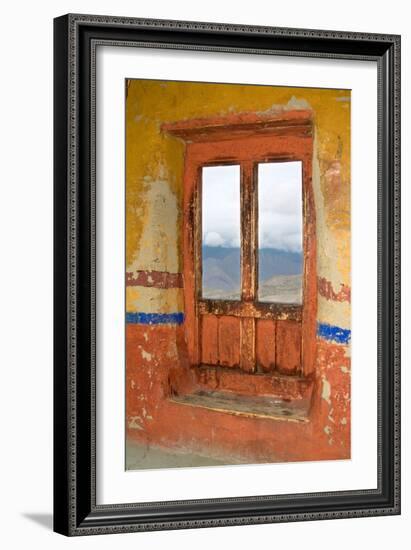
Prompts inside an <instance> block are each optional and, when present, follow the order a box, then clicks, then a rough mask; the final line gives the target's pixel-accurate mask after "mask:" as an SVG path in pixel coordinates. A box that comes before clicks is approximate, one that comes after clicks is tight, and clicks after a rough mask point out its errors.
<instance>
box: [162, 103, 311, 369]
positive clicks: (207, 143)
mask: <svg viewBox="0 0 411 550" xmlns="http://www.w3.org/2000/svg"><path fill="white" fill-rule="evenodd" d="M163 130H164V131H166V132H167V133H169V134H172V135H174V136H176V137H179V138H181V139H183V140H184V141H185V143H186V152H185V169H184V203H183V248H184V268H183V271H184V301H185V316H186V320H185V326H186V338H187V346H188V355H189V360H190V364H191V365H192V366H198V365H199V364H200V363H201V359H200V358H201V350H200V347H201V339H200V337H199V318H200V315H204V314H208V315H229V316H236V317H240V318H241V327H242V334H243V336H242V338H244V339H245V340H244V341H245V345H244V346H243V345H242V348H243V347H244V350H245V351H242V353H245V354H247V346H255V345H256V343H255V340H256V338H255V334H254V333H250V334H249V335H248V336H247V334H248V332H249V331H252V330H253V329H252V328H251V325H252V326H255V323H253V324H251V323H249V322H248V321H247V319H250V318H251V317H252V318H259V319H274V320H276V321H280V322H281V327H283V328H284V326H287V322H289V323H291V322H298V323H301V358H300V361H299V365H298V368H297V371H296V372H293V374H300V375H304V376H307V375H309V374H310V373H312V372H313V370H314V362H315V341H316V313H317V277H316V222H315V202H314V192H313V186H312V159H313V121H312V113H311V111H307V110H295V111H284V112H281V113H276V114H273V115H257V114H252V113H247V114H242V115H230V116H227V117H218V118H213V119H195V120H188V121H182V122H175V123H170V124H164V125H163ZM284 161H301V162H302V174H303V177H302V179H303V182H302V184H303V250H304V263H303V265H304V267H303V299H302V305H287V304H276V303H261V302H258V299H257V257H256V255H257V254H258V252H257V251H258V246H257V223H258V222H257V215H256V211H257V193H256V188H257V186H256V181H257V174H256V171H257V165H258V164H259V163H263V162H284ZM223 164H230V165H233V164H236V165H240V170H241V180H242V181H241V213H242V214H241V232H242V239H241V240H242V243H243V242H245V243H246V245H245V246H242V253H241V280H242V296H241V301H228V300H227V301H225V300H209V299H203V298H202V297H201V296H202V284H201V173H202V168H203V167H204V166H217V165H223ZM247 339H248V343H247ZM254 356H255V354H254ZM243 367H244V368H243V370H246V371H249V372H253V365H252V364H249V365H247V358H246V357H245V358H243Z"/></svg>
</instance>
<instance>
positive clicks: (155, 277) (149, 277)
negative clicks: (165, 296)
mask: <svg viewBox="0 0 411 550" xmlns="http://www.w3.org/2000/svg"><path fill="white" fill-rule="evenodd" d="M126 286H145V287H153V288H183V276H182V274H181V273H168V272H167V271H135V272H134V273H126Z"/></svg>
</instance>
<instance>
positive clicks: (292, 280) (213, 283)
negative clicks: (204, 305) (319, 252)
mask: <svg viewBox="0 0 411 550" xmlns="http://www.w3.org/2000/svg"><path fill="white" fill-rule="evenodd" d="M202 254H203V296H204V297H205V298H225V299H238V298H239V292H240V291H239V287H240V249H239V248H225V247H211V246H204V247H203V249H202ZM302 261H303V260H302V254H301V253H298V252H289V251H286V250H278V249H274V248H263V249H260V250H259V254H258V262H259V289H260V290H259V299H260V300H261V299H263V298H265V299H266V300H267V301H270V302H274V301H284V302H288V303H291V302H299V301H300V300H301V273H302Z"/></svg>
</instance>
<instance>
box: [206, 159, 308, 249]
mask: <svg viewBox="0 0 411 550" xmlns="http://www.w3.org/2000/svg"><path fill="white" fill-rule="evenodd" d="M301 170H302V168H301V162H278V163H264V164H259V165H258V219H259V228H258V233H259V236H258V240H259V248H276V249H279V250H287V251H290V252H301V250H302V171H301ZM239 182H240V167H239V166H212V167H211V166H210V167H204V168H203V190H202V197H203V209H202V218H203V245H207V246H221V247H239V246H240V184H239Z"/></svg>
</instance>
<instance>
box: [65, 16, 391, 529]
mask: <svg viewBox="0 0 411 550" xmlns="http://www.w3.org/2000/svg"><path fill="white" fill-rule="evenodd" d="M54 29H55V40H54V44H55V93H54V97H55V103H54V105H55V152H54V156H55V178H54V179H55V371H54V376H55V378H54V379H55V401H54V404H55V405H54V416H55V418H54V420H55V432H54V440H55V458H54V487H55V494H54V502H55V510H54V518H55V523H54V528H55V530H56V531H57V532H59V533H62V534H65V535H70V536H71V535H82V534H84V535H86V534H99V533H101V534H103V533H119V532H130V531H141V530H159V529H179V528H191V527H209V526H224V525H237V524H253V523H267V522H280V521H282V522H284V521H298V520H311V519H325V518H327V519H328V518H346V517H358V516H374V515H375V516H376V515H389V514H398V513H399V512H400V419H399V413H400V401H399V395H400V341H399V335H400V317H399V315H400V306H399V304H400V280H399V278H400V268H399V259H400V258H399V217H400V210H399V201H400V158H399V153H400V143H399V139H400V138H399V135H400V121H399V117H400V37H398V36H393V35H377V34H361V33H348V32H336V31H318V30H300V29H283V28H273V27H250V26H237V25H224V24H211V23H195V22H182V21H162V20H145V19H133V18H123V17H103V16H89V15H66V16H62V17H60V18H57V19H55V22H54Z"/></svg>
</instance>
